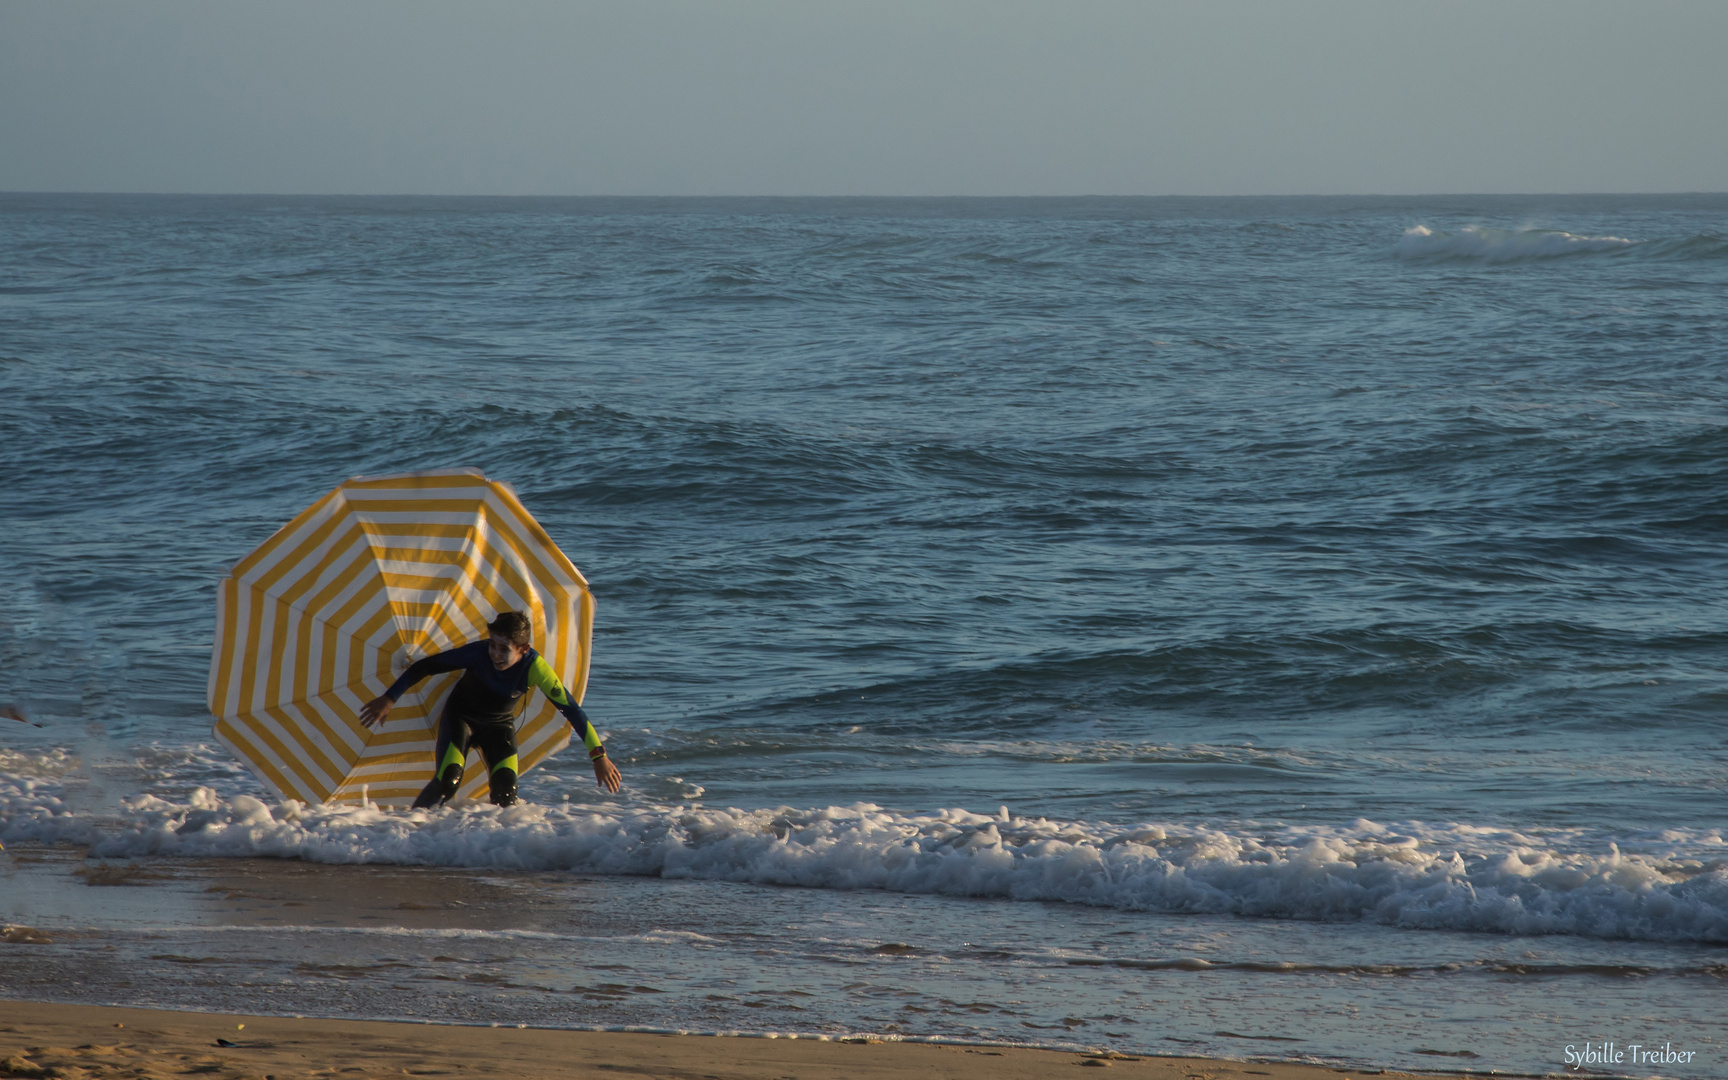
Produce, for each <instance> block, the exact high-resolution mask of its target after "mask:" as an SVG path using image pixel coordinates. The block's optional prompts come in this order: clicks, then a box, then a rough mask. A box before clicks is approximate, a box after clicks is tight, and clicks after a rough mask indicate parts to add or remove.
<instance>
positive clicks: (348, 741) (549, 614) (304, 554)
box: [209, 469, 594, 806]
mask: <svg viewBox="0 0 1728 1080" xmlns="http://www.w3.org/2000/svg"><path fill="white" fill-rule="evenodd" d="M501 611H521V612H526V613H527V614H528V616H529V617H530V618H531V619H532V620H533V623H534V647H535V648H536V649H538V650H540V653H541V655H543V656H544V657H545V658H546V660H547V662H548V663H550V664H551V665H552V670H553V671H555V672H557V674H558V677H559V678H560V679H562V680H563V681H564V685H565V686H566V687H568V688H569V690H570V693H571V694H572V695H574V697H575V700H577V701H581V700H582V693H583V690H584V689H585V687H586V685H587V682H588V642H589V636H590V633H591V631H592V629H593V625H594V600H593V597H592V596H590V595H589V592H588V582H587V581H586V580H585V579H584V578H583V577H582V574H581V573H580V572H579V571H578V570H577V569H576V567H575V566H574V565H572V564H571V562H570V560H569V559H567V558H565V556H564V553H563V552H562V551H559V550H558V545H556V544H554V543H553V542H552V538H551V537H549V536H547V535H546V530H545V529H542V528H541V527H540V523H539V522H537V521H535V520H534V517H533V515H532V514H530V513H528V511H527V510H526V509H525V508H524V507H523V506H522V503H521V502H520V501H519V500H518V499H517V498H516V492H515V491H514V490H513V489H512V488H511V487H510V485H508V484H502V483H499V482H497V481H494V480H488V479H487V478H486V477H485V476H483V475H481V473H480V472H478V471H477V470H474V469H454V470H450V471H445V472H427V473H410V474H406V475H403V476H384V477H359V478H356V479H353V480H349V481H348V482H347V483H345V484H343V485H342V486H341V487H339V488H337V489H336V490H335V491H332V492H331V493H330V494H328V495H326V496H324V498H322V499H320V500H318V501H317V502H316V503H314V504H313V505H312V506H310V507H308V508H307V509H306V510H305V511H303V512H302V513H301V514H300V516H298V517H296V518H295V519H294V520H293V521H290V522H289V523H288V524H286V525H284V526H283V527H282V528H281V529H280V530H279V531H278V532H277V533H276V535H275V536H272V537H271V538H270V539H269V540H266V541H265V542H264V543H263V544H262V545H260V546H259V547H258V550H256V551H254V552H253V553H252V554H250V555H248V556H246V557H245V558H244V559H241V560H240V562H239V563H237V564H235V566H234V569H233V571H232V573H230V574H229V576H228V577H225V578H223V579H222V583H221V586H220V587H219V588H218V590H217V594H216V642H215V648H214V650H213V651H212V654H211V657H210V688H209V694H210V711H211V712H212V713H214V714H215V715H216V737H217V738H218V739H220V740H222V742H223V743H224V744H226V745H227V746H228V748H229V749H231V750H233V751H234V753H235V754H237V755H238V756H239V757H240V759H241V760H242V761H244V762H246V764H247V765H248V766H250V767H251V769H252V771H253V772H255V773H257V774H258V777H259V778H260V779H261V780H263V781H264V782H265V783H266V784H268V785H270V786H271V787H272V788H274V789H275V790H276V791H277V792H278V793H279V794H281V795H282V796H283V797H285V798H295V799H301V800H304V801H306V802H343V801H355V802H357V801H359V800H360V799H362V798H363V797H366V798H370V799H371V801H373V802H377V803H382V804H384V805H386V806H408V805H411V804H412V803H413V801H414V797H415V796H416V795H418V794H419V793H420V789H421V787H423V786H424V785H425V783H426V782H427V781H428V780H430V779H431V777H432V764H433V763H432V749H433V742H434V738H435V736H436V730H435V729H436V726H437V720H438V715H439V711H440V710H441V709H442V708H443V705H444V699H445V697H446V696H447V695H448V694H449V692H450V689H451V687H453V686H455V684H456V681H457V679H458V678H460V676H461V673H460V672H449V673H446V674H443V675H435V676H432V677H431V678H429V679H426V680H425V681H423V682H421V683H420V684H419V685H418V686H416V687H415V688H414V689H413V690H411V691H410V692H408V693H405V694H403V695H402V699H401V700H400V701H399V702H397V704H396V707H395V709H393V710H392V711H391V713H390V717H389V719H388V720H387V721H386V722H385V723H383V724H381V725H379V726H377V727H374V728H372V729H371V730H368V729H366V728H364V727H362V726H361V725H360V720H359V713H360V706H362V705H364V704H365V703H366V702H368V701H370V700H372V699H373V698H375V697H377V696H378V695H379V694H382V693H383V692H384V691H385V690H386V689H387V688H388V687H389V686H390V684H391V682H393V681H394V680H395V678H396V676H397V675H399V674H401V673H402V671H403V670H404V669H405V668H406V667H407V666H408V665H409V664H411V663H413V662H414V661H415V660H418V659H419V658H421V657H422V656H427V655H430V654H432V653H435V652H441V651H443V650H445V649H450V648H454V647H455V646H458V645H462V644H466V643H467V642H470V641H475V640H478V639H480V638H484V637H485V636H486V624H487V623H488V622H490V621H491V620H492V619H493V618H494V617H495V616H496V615H497V614H498V613H499V612H501ZM516 738H517V746H518V749H517V754H518V757H519V758H520V761H521V765H522V768H521V770H520V771H521V772H523V773H526V772H527V771H528V770H529V769H532V768H533V767H534V766H535V764H537V763H538V762H539V761H540V760H541V759H543V758H545V757H547V756H548V755H550V754H554V753H556V752H557V751H559V750H560V749H562V748H563V747H564V746H565V744H567V743H568V742H569V741H570V725H569V724H568V723H567V722H566V721H565V720H564V718H563V716H561V715H560V714H559V713H558V711H557V710H556V709H555V708H553V706H552V703H551V702H549V701H547V700H546V699H545V697H544V696H543V695H540V694H532V695H530V696H529V698H528V700H527V705H526V709H525V711H524V713H523V715H522V717H521V719H520V722H519V724H518V727H517V736H516ZM485 789H486V768H485V766H484V765H483V764H482V763H481V762H480V760H479V754H478V752H474V753H471V754H470V756H469V763H468V767H467V769H466V771H465V772H464V773H463V775H462V783H461V786H460V787H459V788H458V789H457V798H468V797H471V796H473V795H475V794H476V793H478V792H480V791H483V790H485Z"/></svg>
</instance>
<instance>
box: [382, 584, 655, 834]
mask: <svg viewBox="0 0 1728 1080" xmlns="http://www.w3.org/2000/svg"><path fill="white" fill-rule="evenodd" d="M532 629H533V623H531V622H530V621H529V619H528V616H526V615H524V614H522V613H521V612H517V611H506V612H503V613H502V614H500V615H499V616H498V617H497V618H496V619H493V620H492V621H491V622H490V623H488V624H487V626H486V630H487V632H488V633H489V634H490V635H491V637H490V639H489V640H486V641H473V642H469V643H468V644H467V645H462V646H459V647H458V648H454V649H450V650H448V651H447V652H441V653H434V654H432V655H431V656H427V657H423V658H421V659H419V660H416V661H415V662H414V663H412V664H410V665H409V666H408V670H407V671H404V672H403V673H402V677H401V678H399V679H397V680H396V681H395V682H394V683H393V684H391V686H390V689H388V690H386V691H384V696H382V697H378V698H373V699H372V700H371V701H368V702H367V703H366V704H365V705H364V706H363V707H362V708H361V709H360V723H362V724H364V725H365V726H366V727H371V726H372V725H373V724H379V723H383V721H384V718H385V717H386V716H389V715H390V710H391V708H392V707H393V706H394V705H395V704H396V699H398V698H400V697H401V696H402V695H403V694H404V693H406V692H407V690H408V688H409V687H411V686H413V685H414V684H415V683H417V682H419V681H420V680H421V679H424V678H425V677H426V676H428V675H437V674H439V673H440V672H445V671H456V670H458V669H462V670H463V675H462V678H461V679H460V680H458V681H457V683H456V688H455V689H454V690H452V691H450V699H449V701H447V702H446V703H445V705H444V714H443V716H442V717H441V718H440V719H439V721H438V744H437V747H436V749H434V750H433V760H434V761H435V762H436V763H437V767H436V769H435V770H434V772H433V775H432V780H431V782H430V783H428V784H427V785H426V787H425V788H424V789H423V790H422V791H421V792H420V797H419V798H417V799H415V800H414V808H415V809H416V810H419V809H423V808H425V807H429V806H441V805H443V804H444V803H445V802H447V801H449V799H450V797H451V796H453V795H455V794H456V785H457V784H459V783H461V781H462V766H463V762H465V761H466V760H467V758H468V746H469V744H470V743H472V744H473V745H475V746H477V747H479V748H480V755H481V756H482V757H483V758H485V760H486V766H487V768H488V769H490V770H491V777H490V781H491V788H492V802H493V803H494V804H496V805H498V806H513V805H515V803H516V776H517V773H518V769H517V762H516V713H517V712H518V710H519V708H520V703H521V698H522V695H523V694H525V693H527V692H528V688H529V687H535V688H537V689H539V691H540V692H541V693H543V694H545V695H546V697H547V698H548V699H550V700H551V702H552V704H553V705H556V706H557V707H558V711H559V712H561V713H563V714H564V719H566V720H568V721H570V726H571V727H572V728H574V729H575V730H576V733H577V734H578V735H580V736H582V742H583V744H584V745H586V746H587V747H588V757H589V759H590V760H591V761H593V763H594V779H595V780H597V781H598V782H599V784H600V786H601V787H603V788H605V789H606V790H607V791H617V790H618V788H619V786H620V785H621V784H622V783H623V781H622V778H621V777H619V775H618V767H617V766H616V765H613V764H612V762H611V761H610V760H609V759H608V758H607V757H606V748H605V747H603V746H601V745H600V736H599V735H597V734H595V732H594V725H593V724H590V723H589V722H588V717H587V715H586V714H585V713H583V711H582V706H580V705H578V704H576V701H575V699H574V698H572V697H571V696H570V693H569V691H567V690H565V689H564V684H563V683H561V682H559V681H558V676H557V674H556V673H555V672H553V670H552V665H551V664H548V663H547V662H546V660H545V658H543V657H542V656H541V655H540V654H539V653H537V652H535V651H534V650H533V649H532V648H531V647H530V646H529V640H530V634H531V631H532Z"/></svg>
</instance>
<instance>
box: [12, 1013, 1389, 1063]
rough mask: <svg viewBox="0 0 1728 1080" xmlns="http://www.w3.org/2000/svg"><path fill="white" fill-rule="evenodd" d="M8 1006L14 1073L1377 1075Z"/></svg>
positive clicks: (894, 1047)
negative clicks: (1108, 1071)
mask: <svg viewBox="0 0 1728 1080" xmlns="http://www.w3.org/2000/svg"><path fill="white" fill-rule="evenodd" d="M0 1015H3V1016H4V1021H3V1022H0V1075H3V1076H8V1077H31V1076H41V1077H66V1078H84V1077H91V1078H95V1077H119V1076H126V1077H140V1078H145V1077H167V1076H187V1075H198V1076H210V1077H219V1078H222V1080H242V1078H245V1080H260V1078H261V1080H291V1078H292V1080H298V1078H302V1077H326V1076H331V1077H334V1076H341V1077H344V1078H347V1077H354V1078H356V1080H361V1078H369V1077H384V1076H510V1077H524V1078H544V1080H565V1078H571V1080H574V1078H578V1077H582V1078H588V1077H602V1076H605V1077H631V1076H641V1077H676V1078H680V1080H683V1078H688V1080H790V1078H797V1080H830V1078H832V1080H842V1078H864V1080H868V1078H871V1077H890V1076H894V1077H898V1076H929V1077H948V1078H953V1080H986V1078H988V1080H1018V1078H1021V1077H1024V1078H1027V1080H1030V1078H1033V1077H1045V1076H1052V1075H1060V1074H1062V1073H1065V1072H1068V1071H1070V1070H1073V1069H1076V1068H1100V1067H1103V1068H1112V1069H1116V1070H1118V1072H1117V1073H1115V1074H1113V1075H1120V1076H1128V1077H1143V1078H1146V1080H1247V1078H1248V1077H1270V1078H1271V1080H1321V1078H1323V1077H1324V1078H1327V1080H1335V1078H1336V1077H1338V1076H1346V1077H1348V1076H1352V1075H1368V1073H1364V1072H1363V1071H1361V1070H1345V1069H1331V1068H1325V1067H1321V1066H1312V1065H1289V1064H1266V1063H1249V1062H1239V1061H1221V1060H1216V1059H1207V1058H1177V1057H1132V1056H1124V1055H1119V1054H1083V1053H1073V1052H1060V1051H1052V1050H1028V1049H1018V1048H1010V1047H989V1046H954V1045H932V1044H928V1043H902V1042H878V1041H875V1040H846V1041H819V1040H814V1039H752V1038H721V1037H712V1036H697V1035H684V1036H679V1035H646V1034H629V1033H620V1032H589V1031H549V1030H545V1029H539V1028H493V1027H457V1026H446V1025H435V1024H401V1023H380V1022H375V1021H354V1020H317V1019H286V1018H282V1017H259V1016H227V1015H222V1014H219V1013H201V1012H163V1011H156V1010H149V1009H114V1008H103V1007H99V1006H86V1005H61V1004H50V1003H41V1002H28V1001H9V1002H6V1003H5V1004H4V1005H3V1006H0ZM224 1044H228V1045H224ZM1385 1075H1388V1076H1401V1075H1409V1074H1401V1073H1387V1074H1385Z"/></svg>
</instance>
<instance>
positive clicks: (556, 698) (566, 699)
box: [528, 655, 600, 751]
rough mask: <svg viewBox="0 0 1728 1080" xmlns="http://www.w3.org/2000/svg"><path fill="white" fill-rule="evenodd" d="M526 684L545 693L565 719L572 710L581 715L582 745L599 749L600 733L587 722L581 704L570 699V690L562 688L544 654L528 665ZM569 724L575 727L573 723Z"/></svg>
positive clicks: (556, 674)
mask: <svg viewBox="0 0 1728 1080" xmlns="http://www.w3.org/2000/svg"><path fill="white" fill-rule="evenodd" d="M528 685H529V686H532V687H535V688H536V689H538V690H539V691H540V692H541V693H542V694H545V695H546V697H547V699H548V700H550V701H551V702H552V704H554V705H556V706H558V709H559V711H560V712H562V713H563V714H564V717H565V719H570V713H571V711H572V710H574V711H575V713H576V715H577V716H580V717H582V727H581V728H580V729H579V730H580V731H581V733H582V745H583V746H586V747H587V748H588V749H589V750H590V751H593V750H598V749H600V734H599V733H598V732H596V731H595V730H594V725H593V724H590V723H589V722H588V717H587V716H585V715H584V714H583V713H582V711H581V706H579V705H577V704H576V703H575V702H574V701H572V700H571V699H570V692H569V691H568V690H565V689H564V684H563V683H562V682H560V681H559V680H558V673H557V672H555V671H553V670H552V665H551V664H548V663H547V662H546V658H545V657H544V656H539V655H536V656H535V657H534V663H533V664H531V665H529V667H528ZM570 726H571V727H576V725H575V724H574V723H572V724H571V725H570Z"/></svg>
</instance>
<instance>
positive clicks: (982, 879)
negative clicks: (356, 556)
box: [0, 753, 1728, 942]
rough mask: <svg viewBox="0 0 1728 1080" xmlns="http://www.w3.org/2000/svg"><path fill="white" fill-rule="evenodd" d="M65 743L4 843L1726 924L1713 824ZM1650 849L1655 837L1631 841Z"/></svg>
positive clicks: (1179, 903) (1265, 906) (1114, 899)
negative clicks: (1223, 820)
mask: <svg viewBox="0 0 1728 1080" xmlns="http://www.w3.org/2000/svg"><path fill="white" fill-rule="evenodd" d="M68 760H69V759H65V758H63V757H55V756H53V755H21V754H16V753H9V754H8V755H7V757H6V758H5V760H4V761H3V762H0V766H3V768H4V772H3V773H0V840H4V841H7V842H18V841H35V842H41V843H66V842H75V843H79V844H88V845H89V848H90V854H91V855H92V856H94V857H100V858H129V857H141V856H157V855H178V856H272V857H280V858H300V859H306V860H309V861H313V862H326V863H391V864H404V865H442V866H465V867H498V868H514V869H534V870H569V871H579V872H583V873H599V874H637V875H659V876H664V877H679V878H703V879H712V880H726V881H740V882H757V883H766V884H779V885H796V886H806V887H811V888H835V889H889V890H896V891H902V892H914V893H941V894H949V895H957V896H991V897H1008V898H1013V899H1021V900H1064V901H1070V902H1073V903H1081V904H1091V905H1099V906H1105V907H1115V908H1123V909H1130V910H1148V911H1168V912H1209V913H1233V914H1240V915H1253V916H1275V917H1283V918H1299V919H1317V920H1352V921H1368V922H1375V923H1382V924H1388V925H1395V926H1405V927H1423V928H1437V929H1457V930H1486V931H1502V932H1511V933H1573V934H1582V935H1587V936H1593V937H1607V938H1633V939H1644V940H1681V941H1711V942H1728V844H1725V843H1724V840H1723V837H1722V835H1721V833H1720V832H1719V831H1686V830H1672V829H1671V830H1664V831H1663V832H1661V833H1659V834H1650V835H1646V836H1626V837H1620V838H1618V839H1619V843H1618V845H1617V844H1616V843H1614V842H1613V841H1612V840H1611V839H1610V838H1604V837H1592V836H1587V835H1584V834H1582V833H1580V832H1578V831H1575V830H1526V831H1511V830H1506V829H1493V828H1484V827H1478V826H1471V825H1466V824H1438V825H1436V824H1422V823H1404V824H1402V825H1400V826H1399V827H1398V828H1396V829H1394V828H1391V827H1389V826H1386V825H1382V824H1377V823H1375V822H1371V821H1367V820H1362V819H1358V820H1357V821H1354V822H1350V823H1348V824H1343V825H1339V826H1336V827H1332V828H1322V827H1313V826H1305V827H1292V826H1268V827H1266V828H1261V829H1247V828H1240V827H1239V828H1235V829H1223V828H1206V827H1195V826H1193V825H1176V824H1159V823H1143V824H1139V825H1136V826H1133V827H1121V826H1115V825H1107V824H1102V823H1079V822H1069V821H1050V820H1046V819H1044V818H1027V817H1019V816H1015V815H1013V814H1011V813H1008V812H1007V811H1006V810H1001V811H997V812H996V813H993V814H976V813H971V812H968V811H965V810H944V811H941V812H939V813H934V814H922V815H910V814H901V813H895V812H892V811H889V810H884V809H882V808H880V807H877V806H874V805H869V804H857V805H853V806H846V807H826V808H822V809H808V810H793V809H790V808H786V807H781V808H778V809H771V810H770V809H761V810H740V809H731V808H726V809H720V808H707V807H701V806H692V805H685V806H669V805H665V806H662V805H656V806H645V807H639V808H623V809H621V808H619V807H617V806H580V805H576V804H560V805H556V806H535V805H527V804H524V805H519V806H515V807H510V808H508V809H502V810H501V809H498V808H496V807H491V806H479V805H474V804H468V805H465V806H462V807H459V808H456V809H453V810H446V811H441V812H425V811H410V812H404V811H388V810H379V809H368V808H361V807H347V806H344V807H312V806H305V805H302V804H300V803H296V802H292V801H289V802H284V803H279V804H276V805H270V804H267V803H266V802H264V801H262V800H260V799H257V798H254V797H252V796H249V795H234V796H232V797H229V798H223V797H221V796H219V795H218V794H217V793H216V792H215V791H213V790H211V789H209V788H198V789H196V790H195V791H193V792H192V793H191V795H190V797H189V798H187V799H186V800H185V801H184V802H174V801H171V800H167V799H163V798H160V797H158V796H155V795H148V794H143V795H134V796H130V797H127V798H125V799H123V800H121V802H120V805H119V806H118V808H117V809H116V810H115V811H113V812H111V813H106V814H98V813H92V812H88V811H83V810H75V809H72V808H70V807H68V805H67V803H66V801H65V800H64V799H63V798H62V793H61V792H60V790H59V788H60V776H59V775H57V774H59V773H63V772H64V770H65V768H66V763H67V761H68ZM1628 846H1636V847H1638V848H1639V849H1640V850H1636V851H1622V850H1621V848H1622V847H1628Z"/></svg>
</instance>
